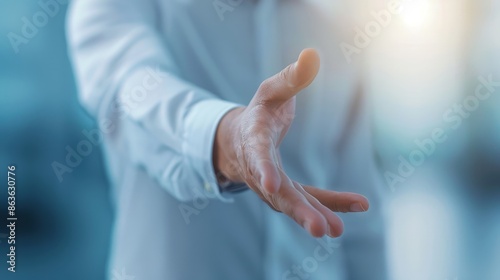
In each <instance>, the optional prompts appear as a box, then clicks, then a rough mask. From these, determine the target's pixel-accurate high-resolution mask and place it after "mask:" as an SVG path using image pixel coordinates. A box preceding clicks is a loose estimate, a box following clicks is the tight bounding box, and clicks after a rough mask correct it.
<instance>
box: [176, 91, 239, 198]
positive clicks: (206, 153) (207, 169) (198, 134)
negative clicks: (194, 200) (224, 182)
mask: <svg viewBox="0 0 500 280" xmlns="http://www.w3.org/2000/svg"><path fill="white" fill-rule="evenodd" d="M237 107H241V105H239V104H236V103H232V102H227V101H223V100H220V99H207V100H202V101H200V102H197V103H196V105H194V106H193V107H192V108H191V109H190V110H189V114H188V115H187V117H186V119H185V120H186V122H185V128H184V142H183V154H184V155H185V156H186V157H187V160H188V161H189V164H190V166H192V167H193V168H194V169H195V171H196V173H197V174H199V175H200V177H201V180H202V182H203V185H202V186H200V188H201V190H202V191H203V192H205V193H207V196H209V197H217V198H218V199H220V200H221V201H224V202H232V201H233V200H232V199H230V198H225V197H223V196H222V194H221V193H220V190H219V185H218V183H217V178H216V176H215V170H214V166H213V147H214V141H215V134H216V132H217V126H218V125H219V122H220V120H221V119H222V117H223V116H224V115H225V114H226V113H227V112H229V111H230V110H232V109H235V108H237Z"/></svg>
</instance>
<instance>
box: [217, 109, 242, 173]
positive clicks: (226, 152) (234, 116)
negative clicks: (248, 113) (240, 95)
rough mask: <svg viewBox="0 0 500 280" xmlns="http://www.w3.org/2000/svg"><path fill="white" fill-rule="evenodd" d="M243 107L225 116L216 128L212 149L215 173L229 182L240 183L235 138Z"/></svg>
mask: <svg viewBox="0 0 500 280" xmlns="http://www.w3.org/2000/svg"><path fill="white" fill-rule="evenodd" d="M244 109H245V108H244V107H238V108H235V109H233V110H231V111H229V112H228V113H227V114H225V115H224V116H223V117H222V119H221V120H220V122H219V125H218V126H217V131H216V134H215V141H214V147H213V149H214V150H213V165H214V169H215V170H216V173H218V174H220V175H222V176H224V177H225V178H227V179H228V180H229V181H231V182H242V181H243V179H242V178H240V176H239V172H238V171H237V168H236V166H237V164H238V161H237V157H236V147H235V141H234V139H235V136H236V134H237V133H238V131H237V130H238V128H237V125H236V124H237V123H238V119H239V116H240V114H241V112H242V111H243V110H244Z"/></svg>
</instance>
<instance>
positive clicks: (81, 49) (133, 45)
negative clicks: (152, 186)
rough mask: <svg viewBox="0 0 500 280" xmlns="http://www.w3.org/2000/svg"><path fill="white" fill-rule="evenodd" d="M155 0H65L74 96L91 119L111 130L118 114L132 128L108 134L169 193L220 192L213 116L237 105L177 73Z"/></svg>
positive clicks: (190, 195) (215, 118) (184, 196)
mask: <svg viewBox="0 0 500 280" xmlns="http://www.w3.org/2000/svg"><path fill="white" fill-rule="evenodd" d="M156 5H157V3H156V2H155V1H154V0H127V1H123V0H74V1H72V3H71V6H70V11H69V14H68V20H67V37H68V44H69V52H70V57H71V59H72V62H73V66H74V68H75V73H76V78H77V84H78V88H79V97H80V100H81V103H82V104H83V106H84V107H85V108H86V109H87V110H88V111H89V112H90V114H91V115H92V116H94V117H95V118H97V119H98V121H102V120H113V121H116V122H117V125H116V127H117V130H119V129H120V125H119V124H120V121H122V122H128V123H130V122H131V123H132V124H133V126H134V127H136V128H139V129H134V133H133V134H131V133H120V132H117V133H114V135H118V136H117V137H127V144H128V145H129V148H130V150H129V151H123V152H124V153H128V154H129V155H128V157H127V158H128V159H129V160H130V161H132V163H133V164H137V165H140V166H141V167H143V168H144V169H146V171H147V172H148V174H149V175H150V176H152V177H154V178H155V179H156V180H157V181H158V183H159V184H160V185H161V186H162V187H163V188H165V189H166V190H167V191H168V192H170V193H171V194H172V195H173V196H174V197H176V198H177V199H179V200H182V201H187V200H192V199H194V198H196V197H197V195H199V194H200V193H203V192H206V191H208V192H210V193H211V194H212V195H213V196H209V197H218V198H219V199H221V200H226V199H224V198H223V197H222V196H221V194H220V193H219V188H218V186H217V181H216V177H215V174H214V168H213V165H212V150H213V142H214V137H215V132H216V129H217V125H218V123H219V121H220V119H221V118H222V117H223V116H224V114H225V113H227V112H228V111H229V110H231V109H233V108H235V107H237V106H240V105H238V104H235V103H231V102H226V101H223V100H220V99H218V98H217V97H216V96H215V95H214V94H212V93H210V92H208V91H206V90H204V89H202V88H199V87H197V86H195V85H193V84H190V83H188V82H186V81H185V80H183V79H182V77H181V76H180V74H179V70H178V67H177V66H176V64H175V63H174V59H173V56H172V54H171V52H170V51H169V47H168V42H166V41H165V40H163V38H162V36H161V35H160V33H159V30H158V28H157V24H156V23H157V21H158V20H159V19H158V17H157V12H158V10H157V7H156ZM122 127H123V125H122ZM129 138H130V139H129ZM139 139H143V140H144V141H138V140H139ZM147 139H151V141H147ZM160 158H163V160H155V159H160Z"/></svg>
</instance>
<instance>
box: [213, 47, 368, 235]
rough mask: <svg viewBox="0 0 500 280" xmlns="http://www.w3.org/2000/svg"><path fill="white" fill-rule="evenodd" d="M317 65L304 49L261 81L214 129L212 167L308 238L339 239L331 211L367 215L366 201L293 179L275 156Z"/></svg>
mask: <svg viewBox="0 0 500 280" xmlns="http://www.w3.org/2000/svg"><path fill="white" fill-rule="evenodd" d="M319 67H320V60H319V56H318V54H317V52H316V51H315V50H314V49H305V50H303V51H302V52H301V54H300V56H299V59H298V60H297V62H295V63H293V64H290V65H289V66H288V67H286V68H285V69H283V70H282V71H281V72H280V73H278V74H276V75H274V76H273V77H271V78H268V79H267V80H265V81H264V82H263V83H262V84H261V85H260V87H259V89H258V90H257V92H256V93H255V95H254V97H253V99H252V100H251V101H250V104H248V106H247V107H241V108H237V109H234V110H232V111H230V112H228V113H227V114H226V115H225V116H224V117H223V118H222V120H221V121H220V123H219V126H218V128H217V133H216V137H215V144H214V166H215V168H216V169H217V170H219V171H220V172H221V173H222V174H223V175H224V176H226V178H228V179H229V180H231V181H233V182H245V183H247V184H248V186H249V187H250V188H251V189H252V190H253V191H254V192H255V193H256V194H257V195H258V196H259V197H260V198H261V199H262V200H263V201H264V202H266V203H267V204H268V205H269V207H271V208H272V209H274V210H276V211H279V212H282V213H284V214H286V215H288V216H289V217H290V218H292V219H293V220H295V221H296V222H297V223H298V224H299V225H301V226H302V227H303V228H304V229H306V230H307V231H308V232H309V233H310V234H311V235H312V236H314V237H322V236H324V235H325V234H327V235H329V236H331V237H338V236H340V235H341V234H342V232H343V223H342V220H341V219H340V218H339V217H338V216H337V215H336V214H335V213H334V212H363V211H366V210H368V207H369V204H368V200H367V199H366V198H365V197H363V196H361V195H358V194H354V193H339V192H335V191H328V190H322V189H318V188H315V187H312V186H304V185H302V184H300V183H298V182H295V181H293V180H291V179H290V178H289V177H288V176H287V174H286V172H285V171H284V170H283V167H282V164H281V157H280V153H279V145H280V143H281V141H282V140H283V138H284V137H285V135H286V133H287V131H288V129H289V127H290V125H291V123H292V121H293V118H294V115H295V102H296V101H295V96H296V95H297V94H298V93H299V92H300V91H301V90H302V89H304V88H306V87H307V86H309V84H311V83H312V81H313V80H314V78H315V77H316V75H317V73H318V70H319ZM318 137H321V135H318Z"/></svg>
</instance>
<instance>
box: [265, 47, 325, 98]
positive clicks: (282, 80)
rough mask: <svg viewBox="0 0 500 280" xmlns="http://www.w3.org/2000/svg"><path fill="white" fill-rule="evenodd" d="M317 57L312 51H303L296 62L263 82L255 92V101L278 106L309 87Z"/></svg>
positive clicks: (317, 62)
mask: <svg viewBox="0 0 500 280" xmlns="http://www.w3.org/2000/svg"><path fill="white" fill-rule="evenodd" d="M319 65H320V62H319V55H318V53H317V52H316V50H314V49H305V50H303V51H302V52H301V53H300V55H299V59H298V60H297V62H295V63H292V64H290V65H288V66H287V67H286V68H285V69H283V70H282V71H281V72H279V73H278V74H276V75H274V76H272V77H270V78H268V79H267V80H265V81H264V82H263V83H262V84H261V85H260V87H259V89H258V90H257V94H256V96H255V99H256V100H255V101H257V102H258V103H260V104H279V103H283V102H286V101H287V100H289V99H290V98H292V97H294V96H295V95H297V94H298V93H299V92H300V91H301V90H302V89H304V88H306V87H307V86H309V85H310V84H311V83H312V81H313V80H314V78H315V77H316V75H317V74H318V70H319Z"/></svg>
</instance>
